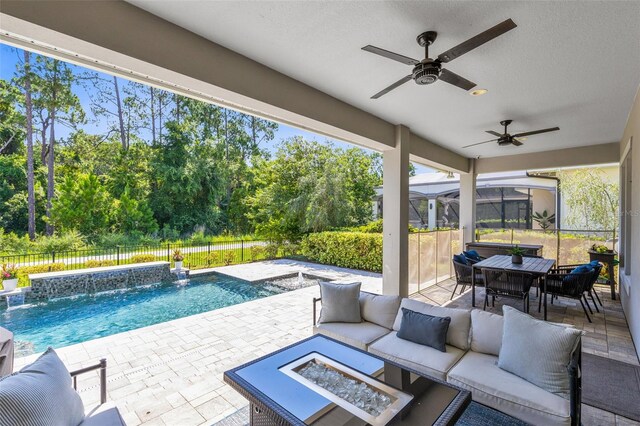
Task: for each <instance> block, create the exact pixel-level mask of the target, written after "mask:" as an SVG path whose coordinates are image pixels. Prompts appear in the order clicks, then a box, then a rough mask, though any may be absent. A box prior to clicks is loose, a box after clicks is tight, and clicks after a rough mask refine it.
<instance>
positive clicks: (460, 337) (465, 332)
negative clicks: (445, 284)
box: [393, 298, 471, 351]
mask: <svg viewBox="0 0 640 426" xmlns="http://www.w3.org/2000/svg"><path fill="white" fill-rule="evenodd" d="M400 308H407V309H409V310H412V311H414V312H419V313H421V314H427V315H432V316H434V317H450V318H451V324H449V331H448V332H447V344H448V345H451V346H455V347H456V348H459V349H462V350H464V351H466V350H467V349H469V331H470V328H471V312H470V311H469V310H468V309H454V308H445V307H443V306H434V305H429V304H428V303H424V302H419V301H417V300H413V299H407V298H404V299H402V302H400ZM401 324H402V309H400V310H399V311H398V315H396V320H395V322H394V323H393V329H394V330H395V331H398V330H400V325H401Z"/></svg>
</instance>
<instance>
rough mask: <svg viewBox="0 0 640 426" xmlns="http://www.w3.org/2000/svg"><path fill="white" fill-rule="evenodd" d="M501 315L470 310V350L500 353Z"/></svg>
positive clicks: (493, 353)
mask: <svg viewBox="0 0 640 426" xmlns="http://www.w3.org/2000/svg"><path fill="white" fill-rule="evenodd" d="M503 323H504V318H502V316H501V315H497V314H492V313H491V312H485V311H482V310H480V309H474V310H472V311H471V350H472V351H475V352H480V353H483V354H489V355H495V356H498V355H499V354H500V347H501V346H502V325H503Z"/></svg>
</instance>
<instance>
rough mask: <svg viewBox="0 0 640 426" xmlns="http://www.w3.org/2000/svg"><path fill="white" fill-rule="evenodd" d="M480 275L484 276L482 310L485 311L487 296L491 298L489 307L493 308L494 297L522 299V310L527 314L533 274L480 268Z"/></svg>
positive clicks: (487, 301)
mask: <svg viewBox="0 0 640 426" xmlns="http://www.w3.org/2000/svg"><path fill="white" fill-rule="evenodd" d="M482 275H483V276H484V287H485V294H484V307H483V309H484V310H486V309H487V304H488V303H489V296H491V306H495V299H496V297H508V298H512V299H522V310H523V311H524V312H529V291H530V290H531V285H532V284H533V281H534V279H535V276H534V275H533V274H530V273H528V272H518V271H505V270H503V269H495V268H482Z"/></svg>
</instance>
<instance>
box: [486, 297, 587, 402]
mask: <svg viewBox="0 0 640 426" xmlns="http://www.w3.org/2000/svg"><path fill="white" fill-rule="evenodd" d="M502 312H503V314H504V328H503V332H502V347H501V348H500V355H499V357H498V367H500V368H502V369H503V370H505V371H508V372H510V373H513V374H515V375H516V376H520V377H522V378H523V379H525V380H526V381H528V382H531V383H533V384H534V385H536V386H538V387H540V388H542V389H545V390H547V391H549V392H552V393H555V394H559V395H562V396H566V395H567V394H568V393H569V374H568V372H567V366H568V365H569V362H570V361H571V354H572V353H573V351H574V350H575V349H576V347H577V345H578V343H579V341H580V338H581V336H582V334H583V333H582V331H580V330H577V329H575V328H570V327H563V326H560V325H555V324H551V323H548V322H545V321H542V320H538V319H535V318H533V317H532V316H530V315H527V314H525V313H523V312H520V311H518V310H517V309H514V308H512V307H510V306H503V308H502Z"/></svg>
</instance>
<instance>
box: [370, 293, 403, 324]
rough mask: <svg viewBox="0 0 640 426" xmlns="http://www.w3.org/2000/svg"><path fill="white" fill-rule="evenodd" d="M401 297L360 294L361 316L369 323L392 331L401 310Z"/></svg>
mask: <svg viewBox="0 0 640 426" xmlns="http://www.w3.org/2000/svg"><path fill="white" fill-rule="evenodd" d="M400 299H401V298H400V296H383V295H381V294H373V293H368V292H366V291H361V292H360V315H361V316H362V320H363V321H369V322H372V323H374V324H378V325H380V326H382V327H385V328H388V329H389V330H391V329H392V328H393V322H394V321H395V319H396V315H397V314H398V309H399V308H400Z"/></svg>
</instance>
